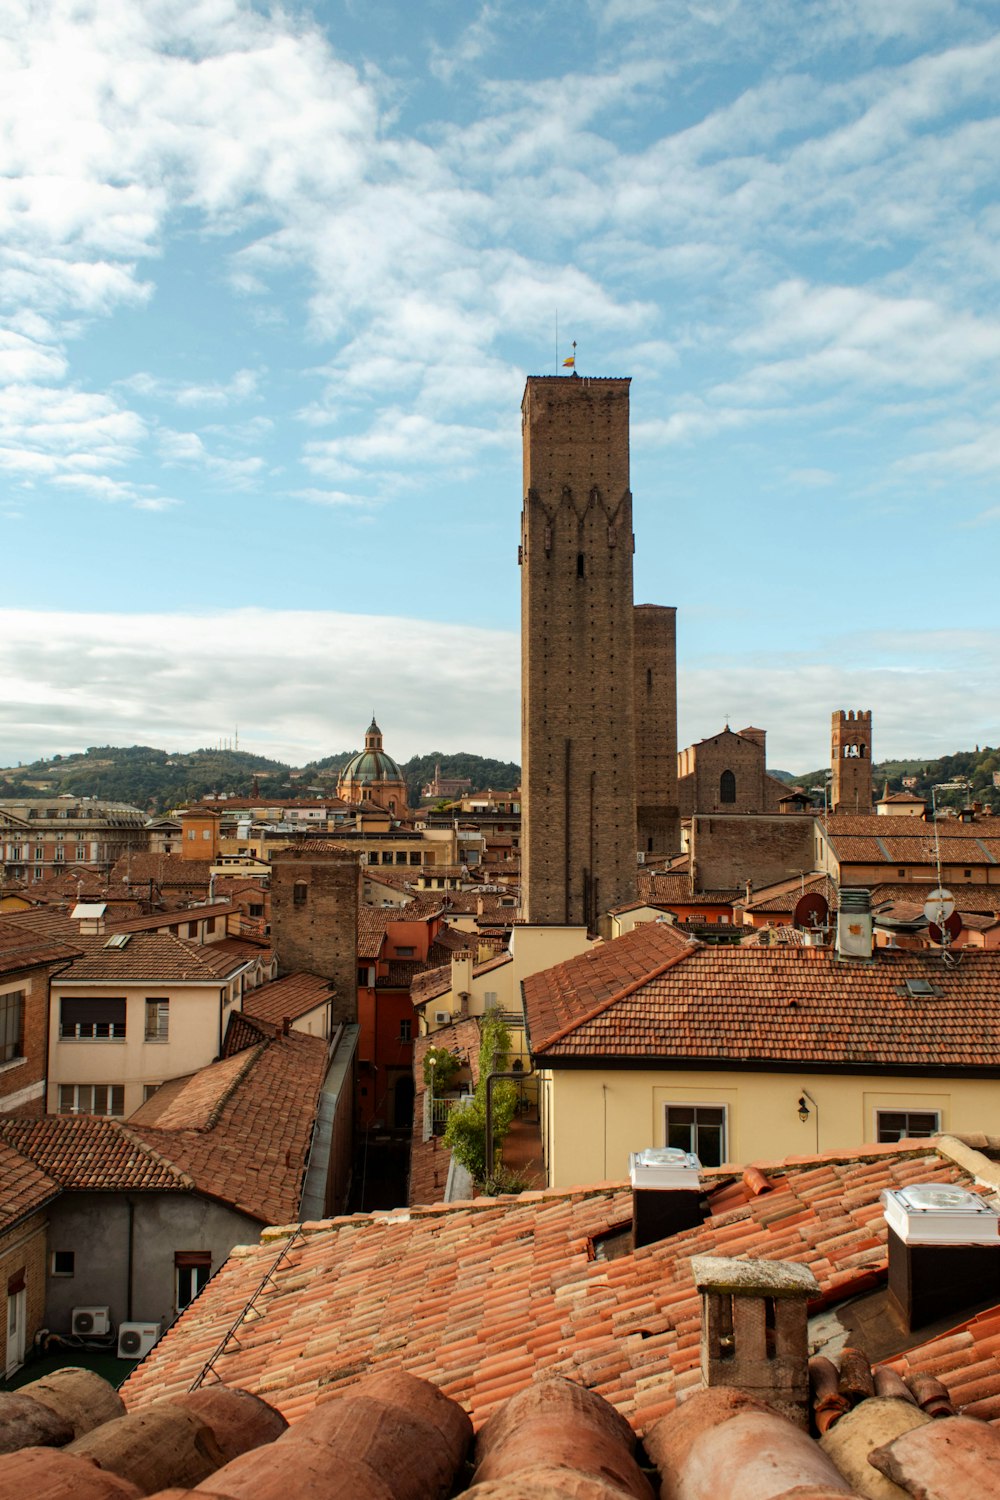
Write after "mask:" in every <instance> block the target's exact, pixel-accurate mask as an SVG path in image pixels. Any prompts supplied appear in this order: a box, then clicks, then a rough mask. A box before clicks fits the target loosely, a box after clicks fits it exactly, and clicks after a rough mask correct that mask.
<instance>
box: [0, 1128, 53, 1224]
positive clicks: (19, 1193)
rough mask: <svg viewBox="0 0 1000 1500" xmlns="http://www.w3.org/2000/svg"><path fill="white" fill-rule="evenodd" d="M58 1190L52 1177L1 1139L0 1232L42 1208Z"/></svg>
mask: <svg viewBox="0 0 1000 1500" xmlns="http://www.w3.org/2000/svg"><path fill="white" fill-rule="evenodd" d="M59 1191H60V1188H59V1184H58V1182H56V1180H55V1178H54V1177H50V1176H49V1175H48V1173H47V1172H43V1171H42V1169H41V1167H39V1166H38V1165H37V1164H36V1163H35V1162H34V1161H32V1160H31V1158H30V1157H29V1156H26V1155H25V1154H24V1153H23V1152H21V1151H19V1150H18V1149H17V1147H16V1146H14V1145H11V1144H9V1143H8V1142H7V1141H6V1140H2V1139H0V1234H5V1233H6V1232H7V1230H8V1229H10V1228H11V1227H12V1225H14V1224H16V1223H17V1222H18V1220H19V1219H24V1218H27V1216H28V1215H29V1214H33V1213H37V1212H38V1210H39V1209H40V1208H44V1207H45V1205H46V1203H49V1202H50V1201H51V1200H52V1199H53V1198H54V1197H56V1195H57V1194H58V1193H59Z"/></svg>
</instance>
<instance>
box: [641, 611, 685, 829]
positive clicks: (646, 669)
mask: <svg viewBox="0 0 1000 1500" xmlns="http://www.w3.org/2000/svg"><path fill="white" fill-rule="evenodd" d="M634 620H635V635H634V642H635V644H634V651H635V690H634V698H635V793H636V824H637V829H636V832H637V841H636V849H637V850H638V851H639V852H640V854H653V853H655V854H676V853H677V852H678V850H679V849H680V847H681V818H680V808H679V806H678V799H677V610H676V609H675V608H674V607H673V606H672V605H666V604H637V605H636V606H635V612H634Z"/></svg>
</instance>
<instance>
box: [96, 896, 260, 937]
mask: <svg viewBox="0 0 1000 1500" xmlns="http://www.w3.org/2000/svg"><path fill="white" fill-rule="evenodd" d="M235 911H236V907H235V906H233V904H232V902H231V901H214V902H213V903H212V905H211V906H187V907H181V909H180V910H179V911H160V912H154V913H153V915H152V916H142V915H139V916H137V917H118V916H115V915H112V914H111V913H110V912H109V913H108V917H107V922H106V927H107V930H108V931H109V932H155V931H156V930H157V929H158V928H161V927H177V926H179V925H183V923H185V922H201V921H203V920H205V919H206V918H211V917H223V918H224V917H228V916H230V915H232V913H233V912H235Z"/></svg>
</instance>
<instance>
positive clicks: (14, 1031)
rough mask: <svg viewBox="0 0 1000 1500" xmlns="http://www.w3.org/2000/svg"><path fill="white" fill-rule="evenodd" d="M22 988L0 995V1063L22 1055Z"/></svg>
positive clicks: (23, 995) (23, 997) (11, 1060)
mask: <svg viewBox="0 0 1000 1500" xmlns="http://www.w3.org/2000/svg"><path fill="white" fill-rule="evenodd" d="M24 999H25V991H24V990H14V991H12V992H11V993H10V994H7V995H0V1063H7V1062H13V1061H14V1059H15V1057H23V1055H24V1050H23V1049H24Z"/></svg>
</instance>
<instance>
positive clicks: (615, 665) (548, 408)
mask: <svg viewBox="0 0 1000 1500" xmlns="http://www.w3.org/2000/svg"><path fill="white" fill-rule="evenodd" d="M521 410H522V433H523V454H524V484H523V491H524V510H523V513H522V517H521V547H520V562H521V745H522V750H521V762H522V763H521V774H522V796H523V802H522V820H523V828H522V838H521V883H522V910H523V912H524V915H525V917H526V919H527V920H528V921H529V922H536V923H552V924H562V923H566V924H573V925H585V926H586V927H587V928H588V930H589V931H591V932H595V933H596V932H597V931H598V928H599V924H600V920H601V918H602V917H603V915H604V913H606V912H607V911H608V910H609V909H610V908H611V907H613V906H618V905H622V904H624V903H625V902H626V901H630V900H633V899H634V898H635V894H636V857H635V856H636V774H635V732H634V709H633V700H634V651H633V607H632V553H633V548H634V541H633V536H632V495H631V492H630V490H629V381H628V380H611V379H581V378H580V377H579V376H577V375H572V376H530V377H529V379H528V383H527V385H526V387H525V392H524V400H523V403H522V407H521Z"/></svg>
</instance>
